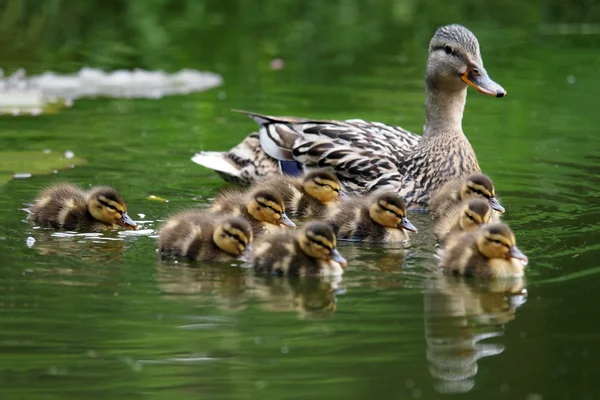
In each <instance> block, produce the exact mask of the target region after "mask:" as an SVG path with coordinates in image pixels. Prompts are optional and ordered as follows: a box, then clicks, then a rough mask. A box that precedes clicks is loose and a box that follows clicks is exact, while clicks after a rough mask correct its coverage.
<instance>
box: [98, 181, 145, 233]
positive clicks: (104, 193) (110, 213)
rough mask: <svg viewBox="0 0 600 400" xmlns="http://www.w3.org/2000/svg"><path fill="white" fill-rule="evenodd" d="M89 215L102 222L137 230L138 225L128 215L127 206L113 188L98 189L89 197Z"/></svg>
mask: <svg viewBox="0 0 600 400" xmlns="http://www.w3.org/2000/svg"><path fill="white" fill-rule="evenodd" d="M87 208H88V211H89V213H90V214H91V215H92V217H94V218H95V219H97V220H98V221H100V222H104V223H105V224H109V225H115V224H116V225H120V226H122V227H123V228H125V229H132V230H135V229H137V224H136V223H135V222H133V220H132V219H131V218H129V215H127V206H126V205H125V202H124V201H123V198H122V197H121V195H120V194H119V192H117V191H116V190H115V189H113V188H111V187H106V186H103V187H98V188H96V189H94V190H92V191H91V192H90V194H89V196H88V200H87Z"/></svg>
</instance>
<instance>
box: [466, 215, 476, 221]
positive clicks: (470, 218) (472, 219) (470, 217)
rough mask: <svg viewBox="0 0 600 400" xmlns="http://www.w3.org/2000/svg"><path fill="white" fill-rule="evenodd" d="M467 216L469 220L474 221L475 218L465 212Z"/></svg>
mask: <svg viewBox="0 0 600 400" xmlns="http://www.w3.org/2000/svg"><path fill="white" fill-rule="evenodd" d="M467 218H469V220H471V221H473V222H475V218H473V217H472V216H471V215H469V214H467Z"/></svg>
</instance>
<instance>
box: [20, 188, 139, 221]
mask: <svg viewBox="0 0 600 400" xmlns="http://www.w3.org/2000/svg"><path fill="white" fill-rule="evenodd" d="M29 218H30V219H31V220H32V221H33V222H35V223H36V224H39V225H40V226H43V227H50V228H55V229H64V230H77V231H94V232H97V231H103V230H106V229H117V228H120V227H121V228H125V229H132V230H135V229H137V224H136V223H135V222H133V220H132V219H131V218H129V216H128V215H127V206H125V202H124V201H123V198H122V197H121V195H120V194H119V192H117V191H116V190H115V189H113V188H111V187H107V186H100V187H96V188H92V189H91V190H90V191H87V192H86V191H85V190H83V189H82V188H80V187H77V186H74V185H70V184H58V185H53V186H50V187H47V188H46V189H44V190H42V191H41V192H40V194H39V196H38V197H37V198H36V199H35V201H34V203H33V205H32V207H31V208H30V215H29Z"/></svg>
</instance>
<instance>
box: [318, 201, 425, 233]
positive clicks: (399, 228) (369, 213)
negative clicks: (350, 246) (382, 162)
mask: <svg viewBox="0 0 600 400" xmlns="http://www.w3.org/2000/svg"><path fill="white" fill-rule="evenodd" d="M406 213H407V210H406V203H405V202H404V201H403V200H402V199H401V198H400V197H398V195H397V194H395V193H393V192H382V193H378V194H373V195H371V196H367V197H359V198H354V199H351V200H348V201H345V202H343V203H341V204H340V205H339V207H338V208H337V210H336V211H335V212H334V213H333V214H332V215H331V217H330V218H329V219H328V224H329V226H331V228H332V229H333V232H334V233H335V234H336V235H337V237H338V238H340V239H349V240H357V241H362V242H371V243H389V242H401V241H403V240H406V239H408V235H407V233H406V231H410V232H416V231H417V228H415V226H414V225H413V224H412V223H411V222H410V221H409V220H408V218H407V217H406Z"/></svg>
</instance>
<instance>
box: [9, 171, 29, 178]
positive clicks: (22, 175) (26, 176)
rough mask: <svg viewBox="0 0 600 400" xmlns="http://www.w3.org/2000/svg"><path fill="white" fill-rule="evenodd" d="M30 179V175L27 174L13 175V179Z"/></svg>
mask: <svg viewBox="0 0 600 400" xmlns="http://www.w3.org/2000/svg"><path fill="white" fill-rule="evenodd" d="M28 178H31V173H29V172H20V173H17V174H13V179H28Z"/></svg>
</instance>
